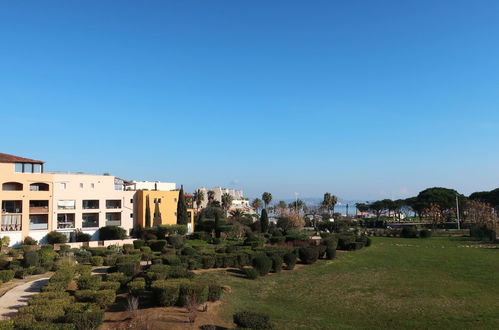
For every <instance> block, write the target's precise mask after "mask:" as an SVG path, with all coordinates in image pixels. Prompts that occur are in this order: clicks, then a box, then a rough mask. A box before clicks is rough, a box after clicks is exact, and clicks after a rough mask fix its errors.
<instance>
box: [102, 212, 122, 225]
mask: <svg viewBox="0 0 499 330" xmlns="http://www.w3.org/2000/svg"><path fill="white" fill-rule="evenodd" d="M106 226H121V213H119V212H112V213H106Z"/></svg>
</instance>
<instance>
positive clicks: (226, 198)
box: [222, 193, 233, 214]
mask: <svg viewBox="0 0 499 330" xmlns="http://www.w3.org/2000/svg"><path fill="white" fill-rule="evenodd" d="M232 200H233V197H232V195H231V194H229V193H224V194H223V195H222V207H223V208H224V210H225V214H227V213H228V212H229V209H230V207H231V206H232Z"/></svg>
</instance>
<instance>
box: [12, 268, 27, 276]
mask: <svg viewBox="0 0 499 330" xmlns="http://www.w3.org/2000/svg"><path fill="white" fill-rule="evenodd" d="M28 275H29V270H28V268H20V269H17V270H16V273H15V275H14V276H15V277H16V278H19V279H23V278H25V277H26V276H28Z"/></svg>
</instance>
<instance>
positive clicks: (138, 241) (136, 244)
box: [133, 239, 146, 249]
mask: <svg viewBox="0 0 499 330" xmlns="http://www.w3.org/2000/svg"><path fill="white" fill-rule="evenodd" d="M145 243H146V242H145V241H144V240H143V239H136V240H135V241H133V246H134V247H135V248H136V249H140V248H141V247H143V246H144V244H145Z"/></svg>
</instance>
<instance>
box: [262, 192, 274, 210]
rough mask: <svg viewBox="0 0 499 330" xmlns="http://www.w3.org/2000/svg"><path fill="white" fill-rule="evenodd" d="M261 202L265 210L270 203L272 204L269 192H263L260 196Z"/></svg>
mask: <svg viewBox="0 0 499 330" xmlns="http://www.w3.org/2000/svg"><path fill="white" fill-rule="evenodd" d="M262 200H263V202H264V203H265V208H267V206H268V205H269V204H270V202H272V194H271V193H269V192H264V193H263V194H262Z"/></svg>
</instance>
